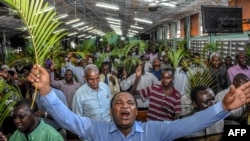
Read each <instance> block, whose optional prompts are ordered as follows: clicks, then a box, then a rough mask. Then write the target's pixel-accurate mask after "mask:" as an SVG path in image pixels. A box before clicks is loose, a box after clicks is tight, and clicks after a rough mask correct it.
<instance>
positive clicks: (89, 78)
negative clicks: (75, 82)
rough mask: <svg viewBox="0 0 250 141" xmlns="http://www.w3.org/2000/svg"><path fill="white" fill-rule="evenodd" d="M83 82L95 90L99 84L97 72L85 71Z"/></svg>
mask: <svg viewBox="0 0 250 141" xmlns="http://www.w3.org/2000/svg"><path fill="white" fill-rule="evenodd" d="M85 80H86V82H87V84H88V85H89V87H90V88H92V89H94V90H97V89H98V85H99V82H100V74H99V72H97V71H87V73H86V74H85Z"/></svg>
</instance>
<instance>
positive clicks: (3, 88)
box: [0, 79, 23, 125]
mask: <svg viewBox="0 0 250 141" xmlns="http://www.w3.org/2000/svg"><path fill="white" fill-rule="evenodd" d="M22 98H23V97H22V94H21V92H20V90H19V89H18V88H17V87H14V86H11V85H9V84H7V83H6V82H5V81H4V79H0V125H2V123H3V121H4V119H5V118H6V117H7V116H10V113H11V111H12V109H13V106H14V105H15V104H16V102H17V101H18V100H19V99H22Z"/></svg>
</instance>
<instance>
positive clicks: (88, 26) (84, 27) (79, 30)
mask: <svg viewBox="0 0 250 141" xmlns="http://www.w3.org/2000/svg"><path fill="white" fill-rule="evenodd" d="M88 27H89V26H87V25H86V26H84V27H81V28H79V29H78V30H79V31H80V30H83V29H85V28H88Z"/></svg>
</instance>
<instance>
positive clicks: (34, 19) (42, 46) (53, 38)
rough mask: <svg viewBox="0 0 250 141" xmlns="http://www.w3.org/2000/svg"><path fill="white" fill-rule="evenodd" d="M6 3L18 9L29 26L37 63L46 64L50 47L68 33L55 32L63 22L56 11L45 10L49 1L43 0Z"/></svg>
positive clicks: (8, 1) (7, 1) (22, 0)
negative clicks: (57, 17)
mask: <svg viewBox="0 0 250 141" xmlns="http://www.w3.org/2000/svg"><path fill="white" fill-rule="evenodd" d="M3 2H4V3H6V4H7V5H9V6H10V7H11V8H13V9H14V10H16V11H17V14H18V16H19V17H20V19H21V20H22V22H23V24H24V25H25V26H26V27H27V28H28V33H29V34H30V36H31V42H32V44H33V47H34V56H35V57H34V58H35V61H36V63H37V64H40V65H44V62H45V59H46V57H47V56H48V53H49V51H50V48H51V47H53V46H54V44H55V43H56V42H58V41H59V40H60V39H61V38H62V37H63V36H64V35H65V34H66V33H64V34H62V31H59V32H57V33H55V34H53V32H54V31H55V29H56V28H57V27H58V26H59V25H60V24H61V23H60V22H59V21H58V20H53V19H54V18H55V15H56V12H55V11H53V10H50V11H48V12H43V11H44V10H45V9H46V8H47V7H48V3H44V1H43V0H3Z"/></svg>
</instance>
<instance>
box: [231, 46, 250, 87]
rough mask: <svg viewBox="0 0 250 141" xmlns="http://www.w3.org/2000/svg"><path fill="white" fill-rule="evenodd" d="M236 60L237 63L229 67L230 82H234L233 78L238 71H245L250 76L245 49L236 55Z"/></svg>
mask: <svg viewBox="0 0 250 141" xmlns="http://www.w3.org/2000/svg"><path fill="white" fill-rule="evenodd" d="M236 61H237V64H236V65H234V66H232V67H230V68H229V69H228V76H229V79H230V83H233V78H234V77H235V76H236V75H237V74H238V73H243V74H245V75H246V76H247V77H249V78H250V67H249V66H248V65H247V56H246V53H245V52H244V51H241V52H239V53H238V54H237V55H236Z"/></svg>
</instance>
